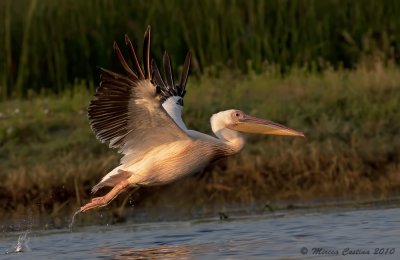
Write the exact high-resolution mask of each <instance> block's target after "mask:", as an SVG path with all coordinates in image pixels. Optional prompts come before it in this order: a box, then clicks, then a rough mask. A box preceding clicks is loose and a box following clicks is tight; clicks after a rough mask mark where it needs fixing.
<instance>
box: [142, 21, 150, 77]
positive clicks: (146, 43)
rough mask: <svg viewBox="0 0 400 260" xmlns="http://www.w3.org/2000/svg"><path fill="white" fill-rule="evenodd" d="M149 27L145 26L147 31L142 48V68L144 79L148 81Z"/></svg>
mask: <svg viewBox="0 0 400 260" xmlns="http://www.w3.org/2000/svg"><path fill="white" fill-rule="evenodd" d="M150 32H151V27H150V25H149V26H147V30H146V32H145V34H144V46H143V66H144V76H145V79H150V77H151V75H150V73H151V71H150Z"/></svg>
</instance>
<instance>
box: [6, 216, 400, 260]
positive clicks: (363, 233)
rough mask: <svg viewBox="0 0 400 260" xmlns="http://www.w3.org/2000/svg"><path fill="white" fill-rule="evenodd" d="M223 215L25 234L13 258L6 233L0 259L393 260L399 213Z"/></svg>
mask: <svg viewBox="0 0 400 260" xmlns="http://www.w3.org/2000/svg"><path fill="white" fill-rule="evenodd" d="M227 215H228V216H227V217H228V218H222V219H220V218H219V217H218V216H215V217H213V218H206V219H196V220H190V221H177V222H172V221H171V222H151V223H130V222H129V221H128V222H126V223H123V224H118V225H92V226H86V227H76V228H75V229H74V230H73V231H72V232H71V231H69V230H68V229H58V230H56V229H55V230H47V231H44V230H43V231H42V230H32V231H30V233H26V234H27V236H29V238H27V237H25V238H24V241H29V245H25V247H22V248H29V249H30V250H22V252H19V253H16V252H15V249H16V244H17V241H18V239H19V238H20V237H21V235H23V234H24V232H21V233H17V232H8V233H7V232H5V233H2V234H1V236H0V259H98V258H100V259H154V258H155V259H157V258H158V259H193V258H194V259H265V258H267V257H268V258H270V259H282V258H285V259H304V258H323V259H400V246H399V245H400V218H399V216H400V208H366V209H349V208H347V209H339V210H338V209H312V210H286V211H279V212H272V213H265V214H257V215H250V216H249V215H247V216H246V215H240V214H229V213H227ZM7 252H8V253H7ZM317 252H319V253H320V254H319V255H318V254H317ZM357 252H358V253H359V254H357V255H355V254H354V253H357ZM344 253H353V254H352V255H345V256H343V254H344ZM336 254H338V255H336Z"/></svg>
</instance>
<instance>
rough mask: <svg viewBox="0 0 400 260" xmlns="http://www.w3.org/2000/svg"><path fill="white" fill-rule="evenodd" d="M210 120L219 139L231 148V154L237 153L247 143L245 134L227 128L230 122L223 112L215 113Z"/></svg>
mask: <svg viewBox="0 0 400 260" xmlns="http://www.w3.org/2000/svg"><path fill="white" fill-rule="evenodd" d="M210 121H211V128H212V131H213V132H214V134H215V135H216V136H217V137H218V139H219V140H220V141H222V142H223V143H224V144H225V145H226V146H227V147H228V148H229V153H230V154H236V153H238V152H240V151H241V150H242V149H243V146H244V144H245V140H244V137H243V135H242V134H240V133H239V132H237V131H235V130H232V129H229V128H227V125H228V124H229V122H225V120H224V117H222V116H221V113H217V114H214V115H213V116H212V117H211V120H210Z"/></svg>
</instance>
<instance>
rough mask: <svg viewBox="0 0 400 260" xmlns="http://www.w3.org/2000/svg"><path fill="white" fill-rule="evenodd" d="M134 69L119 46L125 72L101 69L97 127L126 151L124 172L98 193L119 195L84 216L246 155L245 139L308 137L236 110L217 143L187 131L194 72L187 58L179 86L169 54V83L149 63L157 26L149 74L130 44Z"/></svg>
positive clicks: (220, 127)
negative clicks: (132, 190)
mask: <svg viewBox="0 0 400 260" xmlns="http://www.w3.org/2000/svg"><path fill="white" fill-rule="evenodd" d="M125 43H126V45H127V48H128V52H129V56H130V58H131V61H132V65H133V66H132V67H131V66H129V65H128V63H127V62H126V60H125V58H124V56H123V55H122V53H121V51H120V49H119V47H118V45H117V44H116V43H114V51H115V54H116V56H117V58H118V60H119V62H120V63H121V65H122V68H123V70H124V73H123V74H118V73H115V72H112V71H110V70H107V69H103V68H100V69H101V71H102V74H101V77H100V78H101V83H100V86H99V87H98V89H97V91H96V94H95V96H94V98H93V100H92V101H91V102H90V105H89V109H88V116H89V121H90V126H91V128H92V129H93V131H94V133H95V134H96V137H97V138H98V139H99V140H100V141H101V142H108V143H109V147H110V148H119V151H118V152H119V153H121V154H123V157H122V159H121V161H120V165H119V166H118V167H116V168H115V169H113V170H112V171H111V172H109V173H108V174H107V175H106V176H104V177H103V179H102V180H101V181H100V182H99V183H98V184H97V185H95V186H94V187H93V189H92V192H93V193H95V192H97V190H99V189H100V188H103V187H106V186H108V187H113V188H112V189H111V191H109V192H108V193H107V194H106V195H104V196H102V197H96V198H93V199H92V200H91V201H90V202H89V203H87V204H86V205H84V206H82V207H81V208H80V209H79V210H78V211H77V213H79V212H85V211H88V210H90V209H93V208H97V207H103V206H106V205H107V204H108V203H110V202H111V201H112V200H113V199H114V198H115V197H116V196H118V194H120V193H121V192H123V191H124V190H126V189H127V188H129V187H141V186H152V185H161V184H167V183H170V182H173V181H176V180H178V179H180V178H182V177H184V176H187V175H189V174H192V173H195V172H197V171H199V170H201V169H202V168H204V167H205V166H206V165H207V164H209V163H210V162H212V161H214V160H215V159H218V158H221V157H226V156H230V155H234V154H237V153H239V152H240V151H241V150H242V148H243V146H244V144H245V140H244V138H243V136H242V134H240V133H239V132H247V133H260V134H270V135H290V136H304V134H303V133H301V132H298V131H295V130H293V129H290V128H287V127H285V126H282V125H280V124H277V123H274V122H272V121H269V120H264V119H259V118H256V117H252V116H249V115H246V114H245V113H244V112H242V111H240V110H237V109H230V110H226V111H222V112H219V113H217V114H214V115H213V116H212V117H211V120H210V121H211V128H212V131H213V132H214V134H215V136H216V137H213V136H210V135H206V134H203V133H200V132H197V131H193V130H188V129H187V128H186V126H185V124H184V123H183V121H182V118H181V112H182V108H183V96H184V95H185V86H186V81H187V77H188V71H189V66H190V53H188V55H187V56H186V60H185V63H184V66H183V72H182V75H181V78H180V81H179V83H178V84H177V85H175V83H174V80H173V73H172V69H171V62H170V59H169V56H168V54H167V53H165V54H164V59H163V63H164V79H163V78H162V77H161V75H160V73H159V70H158V68H157V65H156V63H155V62H154V61H151V62H150V26H149V27H148V28H147V30H146V33H145V35H144V48H143V68H142V66H141V65H140V63H139V61H138V59H137V56H136V53H135V50H134V47H133V45H132V43H131V41H130V40H129V38H128V37H127V36H125Z"/></svg>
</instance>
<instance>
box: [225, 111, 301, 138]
mask: <svg viewBox="0 0 400 260" xmlns="http://www.w3.org/2000/svg"><path fill="white" fill-rule="evenodd" d="M229 128H231V129H232V130H236V131H241V132H246V133H256V134H266V135H290V136H302V137H304V134H303V133H302V132H299V131H296V130H293V129H290V128H288V127H286V126H284V125H281V124H278V123H275V122H273V121H270V120H265V119H261V118H257V117H252V116H249V115H244V116H243V117H242V118H240V119H239V120H238V122H237V123H236V124H234V125H231V126H229Z"/></svg>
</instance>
